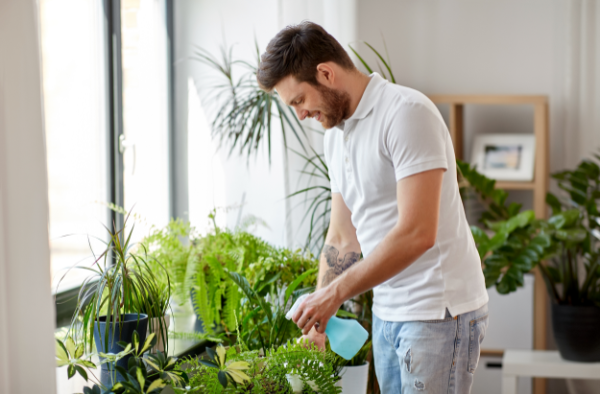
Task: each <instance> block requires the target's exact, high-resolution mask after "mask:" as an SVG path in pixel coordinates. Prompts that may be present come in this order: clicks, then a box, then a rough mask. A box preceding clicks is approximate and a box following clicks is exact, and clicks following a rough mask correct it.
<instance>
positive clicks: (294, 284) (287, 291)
mask: <svg viewBox="0 0 600 394" xmlns="http://www.w3.org/2000/svg"><path fill="white" fill-rule="evenodd" d="M317 271H318V268H313V269H310V270H308V271H306V272H304V273H303V274H301V275H300V276H298V277H297V278H296V279H294V281H293V282H292V283H290V284H289V286H288V287H287V289H285V297H284V301H283V305H287V303H288V300H289V298H290V296H291V295H292V293H293V292H294V291H295V290H296V288H297V287H298V286H300V284H301V283H302V282H304V280H305V279H306V278H307V277H309V276H310V275H312V274H314V273H315V272H317Z"/></svg>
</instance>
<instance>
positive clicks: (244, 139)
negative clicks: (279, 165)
mask: <svg viewBox="0 0 600 394" xmlns="http://www.w3.org/2000/svg"><path fill="white" fill-rule="evenodd" d="M193 58H194V59H195V60H198V61H200V62H201V63H203V64H205V65H208V66H209V67H211V68H213V69H214V70H216V71H217V72H218V74H219V75H220V77H221V78H223V82H220V83H217V84H216V85H214V86H212V87H211V89H212V90H213V94H212V95H211V96H209V97H207V98H206V101H207V102H213V103H215V105H216V109H215V115H214V119H213V121H212V132H213V136H214V137H218V138H219V139H220V141H221V144H223V143H224V142H227V143H229V144H230V147H229V153H231V152H233V150H234V149H236V148H238V149H239V152H240V154H244V151H245V154H246V156H247V158H248V159H249V158H250V156H251V155H252V154H253V153H256V152H257V151H258V149H259V147H260V145H261V144H262V143H263V142H264V143H266V144H267V149H268V157H269V161H270V160H271V135H272V130H273V123H275V122H278V123H279V125H280V127H281V132H282V136H283V143H284V146H285V147H286V148H287V136H286V133H285V130H286V129H288V130H290V131H291V132H292V133H293V135H294V136H295V137H296V139H297V140H298V142H299V143H300V146H301V147H302V148H303V149H304V143H303V142H302V137H306V132H305V129H304V127H303V126H302V124H301V123H300V121H299V120H298V118H297V117H296V116H295V114H294V112H293V110H292V109H291V108H290V107H287V106H286V105H285V104H284V103H283V102H282V101H281V99H280V98H279V96H278V94H277V93H276V92H265V91H263V90H262V89H260V87H259V85H258V82H257V81H256V71H257V68H258V64H259V63H260V50H259V48H258V44H257V45H256V65H253V64H251V63H249V62H247V61H244V60H233V47H230V48H229V50H226V49H225V48H222V50H221V59H219V58H217V57H215V56H213V55H212V54H211V53H209V52H208V51H206V50H205V49H203V48H197V49H196V51H195V53H194V57H193ZM237 67H239V68H241V70H242V75H241V76H240V77H239V78H235V77H234V69H235V68H237Z"/></svg>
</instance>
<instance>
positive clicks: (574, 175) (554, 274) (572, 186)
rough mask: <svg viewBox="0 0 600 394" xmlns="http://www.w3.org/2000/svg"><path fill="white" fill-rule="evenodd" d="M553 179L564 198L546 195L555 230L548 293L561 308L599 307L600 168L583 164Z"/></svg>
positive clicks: (591, 163)
mask: <svg viewBox="0 0 600 394" xmlns="http://www.w3.org/2000/svg"><path fill="white" fill-rule="evenodd" d="M595 157H596V159H600V156H598V155H595ZM552 178H554V179H556V180H557V182H558V187H559V188H560V189H561V190H562V191H563V194H564V198H559V197H558V196H556V195H554V194H552V193H548V194H547V195H546V203H547V204H548V205H549V206H550V208H551V209H552V212H553V216H552V217H551V218H550V219H549V223H550V224H551V225H552V226H553V227H554V228H555V229H556V231H555V233H554V240H555V244H554V248H553V249H552V253H551V254H550V255H549V256H548V259H549V263H548V265H547V266H545V267H543V268H545V269H544V271H543V272H544V277H545V279H546V284H547V286H548V290H549V292H550V294H551V295H552V298H553V299H554V301H555V302H557V303H560V304H570V305H592V304H596V305H598V306H600V231H599V229H600V212H599V209H598V206H599V205H600V166H598V164H597V163H596V162H594V161H592V160H583V161H582V162H581V163H579V165H578V166H577V167H576V168H575V169H574V170H565V171H561V172H557V173H555V174H552Z"/></svg>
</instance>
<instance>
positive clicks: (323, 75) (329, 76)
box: [317, 63, 335, 87]
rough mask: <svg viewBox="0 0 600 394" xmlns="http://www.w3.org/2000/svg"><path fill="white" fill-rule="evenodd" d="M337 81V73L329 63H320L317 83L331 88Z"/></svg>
mask: <svg viewBox="0 0 600 394" xmlns="http://www.w3.org/2000/svg"><path fill="white" fill-rule="evenodd" d="M334 81H335V71H334V69H333V67H331V65H329V64H327V63H319V64H318V65H317V82H319V83H320V84H321V85H325V86H328V87H331V86H332V85H333V83H334Z"/></svg>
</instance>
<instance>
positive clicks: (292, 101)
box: [275, 76, 350, 129]
mask: <svg viewBox="0 0 600 394" xmlns="http://www.w3.org/2000/svg"><path fill="white" fill-rule="evenodd" d="M275 90H277V93H278V94H279V96H280V97H281V99H282V100H283V101H284V102H285V103H286V104H287V105H289V106H291V107H293V108H294V110H296V114H297V115H298V118H299V119H300V120H304V119H305V118H307V117H308V118H314V119H316V120H318V121H319V122H321V124H322V125H323V127H325V128H326V129H330V128H332V127H334V126H336V125H338V124H339V123H340V122H341V121H342V120H344V119H346V118H347V117H348V112H349V110H350V95H349V94H348V93H346V92H343V91H340V90H336V89H332V88H329V87H327V86H325V85H318V86H313V85H311V84H309V83H307V82H298V81H297V80H296V78H294V77H292V76H288V77H286V78H284V79H282V80H281V81H280V82H279V83H278V84H277V85H276V86H275Z"/></svg>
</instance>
